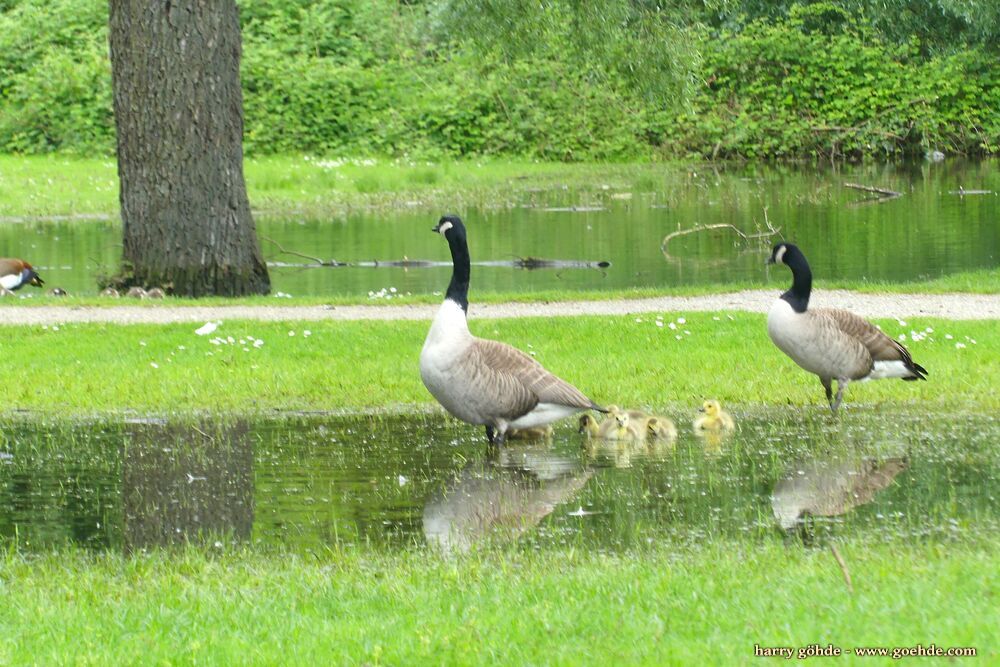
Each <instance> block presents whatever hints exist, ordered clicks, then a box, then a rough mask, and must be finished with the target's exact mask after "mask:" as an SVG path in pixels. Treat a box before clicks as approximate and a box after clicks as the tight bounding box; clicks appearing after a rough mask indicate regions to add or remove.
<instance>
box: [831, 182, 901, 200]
mask: <svg viewBox="0 0 1000 667" xmlns="http://www.w3.org/2000/svg"><path fill="white" fill-rule="evenodd" d="M844 187H845V188H851V189H853V190H862V191H864V192H871V193H874V194H877V195H881V196H882V198H890V197H891V198H895V197H902V196H903V193H902V192H896V191H895V190H886V189H884V188H876V187H873V186H871V185H861V184H860V183H844Z"/></svg>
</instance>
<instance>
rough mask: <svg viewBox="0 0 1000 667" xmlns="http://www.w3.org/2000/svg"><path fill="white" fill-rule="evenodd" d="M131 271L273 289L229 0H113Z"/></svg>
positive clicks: (199, 284)
mask: <svg viewBox="0 0 1000 667" xmlns="http://www.w3.org/2000/svg"><path fill="white" fill-rule="evenodd" d="M110 10H111V12H110V14H111V18H110V31H109V42H110V45H111V71H112V82H113V86H114V105H115V125H116V127H117V131H118V135H117V136H118V174H119V179H120V182H121V195H120V200H121V215H122V225H123V234H124V244H125V250H124V263H125V267H126V269H125V270H126V274H127V273H129V272H130V271H131V274H132V275H131V276H128V277H126V280H125V282H126V283H130V284H134V285H140V286H145V287H150V286H164V287H167V288H170V289H172V290H173V293H174V294H178V295H182V296H204V295H211V294H219V295H228V296H239V295H245V294H266V293H267V292H268V291H269V290H270V279H269V278H268V275H267V266H266V264H265V263H264V260H263V257H262V255H261V251H260V244H259V243H258V241H257V231H256V229H255V227H254V223H253V218H252V217H251V215H250V203H249V201H248V199H247V194H246V183H245V182H244V180H243V96H242V92H241V90H240V24H239V12H238V10H237V8H236V3H235V1H234V0H153V1H151V0H110Z"/></svg>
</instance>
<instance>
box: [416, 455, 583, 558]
mask: <svg viewBox="0 0 1000 667" xmlns="http://www.w3.org/2000/svg"><path fill="white" fill-rule="evenodd" d="M592 474H593V471H591V470H588V469H585V468H583V467H582V466H581V465H580V461H579V458H570V457H568V456H563V455H560V454H557V453H555V452H553V451H551V450H548V449H546V448H544V447H532V448H517V447H506V448H504V449H503V450H502V451H501V452H500V453H499V454H498V456H497V457H496V458H492V457H491V458H490V459H486V460H484V461H482V462H479V463H474V464H472V465H470V466H468V467H466V468H464V469H462V470H461V471H460V472H459V473H458V475H457V477H456V479H455V480H454V482H452V483H450V484H448V486H447V487H446V488H445V489H444V490H443V491H441V492H440V493H439V494H435V495H434V496H432V497H431V498H429V499H428V501H427V504H426V505H425V506H424V511H423V526H424V535H425V536H426V538H427V542H428V543H430V544H432V545H435V546H437V547H440V548H441V549H442V550H443V551H445V552H465V551H468V550H469V549H470V548H472V546H473V545H474V544H476V543H477V542H479V541H481V540H485V539H487V538H490V539H501V540H503V539H514V538H517V537H518V536H520V535H521V534H522V533H524V532H526V531H528V530H530V529H531V528H533V527H534V526H536V525H537V524H538V523H539V522H540V521H541V520H542V519H544V518H545V517H546V516H548V515H549V514H551V513H552V511H553V510H554V509H555V508H556V506H557V505H560V504H562V503H565V502H567V501H568V500H570V499H571V498H572V497H574V496H575V495H576V494H577V493H578V492H579V491H580V489H582V488H583V486H584V485H585V484H586V483H587V480H589V479H590V477H591V475H592Z"/></svg>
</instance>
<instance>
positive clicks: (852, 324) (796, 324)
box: [767, 243, 927, 414]
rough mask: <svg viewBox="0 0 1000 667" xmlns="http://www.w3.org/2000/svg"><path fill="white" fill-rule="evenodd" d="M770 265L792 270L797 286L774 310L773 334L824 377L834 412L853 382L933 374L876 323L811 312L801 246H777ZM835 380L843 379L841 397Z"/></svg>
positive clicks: (809, 277)
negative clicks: (914, 361)
mask: <svg viewBox="0 0 1000 667" xmlns="http://www.w3.org/2000/svg"><path fill="white" fill-rule="evenodd" d="M768 263H770V264H785V265H786V266H788V268H790V269H791V270H792V287H791V289H789V290H788V291H787V292H785V293H784V294H782V295H781V297H780V298H778V299H776V300H775V302H774V305H772V306H771V310H770V312H769V313H768V315H767V333H768V335H770V336H771V340H772V341H774V344H775V345H777V346H778V348H779V349H780V350H781V351H782V352H784V353H785V354H787V355H788V356H789V357H791V358H792V361H794V362H795V363H797V364H798V365H799V366H801V367H802V368H804V369H806V370H807V371H809V372H810V373H815V374H816V375H818V376H819V380H820V382H821V383H823V389H825V390H826V400H827V401H829V402H830V409H831V410H832V411H833V413H834V414H836V412H837V408H839V407H840V403H841V400H842V399H843V396H844V389H846V388H847V385H848V383H850V382H851V381H852V380H857V381H864V380H877V379H880V378H901V379H903V380H926V379H927V377H926V376H927V370H926V369H925V368H924V367H923V366H920V365H919V364H915V363H913V359H911V358H910V353H909V352H908V351H907V349H906V348H905V347H903V346H902V345H900V344H899V343H897V342H896V341H894V340H893V339H892V338H889V336H887V335H885V334H884V333H882V332H881V331H879V329H878V328H876V327H875V325H873V324H872V323H871V322H869V321H867V320H865V319H863V318H861V317H858V316H857V315H854V314H853V313H851V312H848V311H846V310H841V309H838V308H813V309H811V310H809V309H808V307H809V294H810V292H811V291H812V271H810V270H809V263H808V262H806V258H805V255H803V254H802V251H801V250H799V249H798V247H797V246H794V245H792V244H791V243H779V244H777V245H776V246H774V250H773V251H772V252H771V257H770V258H769V259H768ZM833 380H836V381H837V397H836V399H834V397H833V389H832V386H831V385H832V382H833Z"/></svg>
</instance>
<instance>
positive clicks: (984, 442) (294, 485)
mask: <svg viewBox="0 0 1000 667" xmlns="http://www.w3.org/2000/svg"><path fill="white" fill-rule="evenodd" d="M672 416H674V417H675V418H676V419H677V421H678V424H679V426H680V430H681V435H680V437H679V439H678V440H677V442H676V443H674V444H672V445H671V444H664V445H659V446H650V445H647V444H631V445H619V444H613V443H590V444H587V443H586V442H585V441H584V440H582V437H581V436H579V435H578V434H576V433H575V430H574V428H573V424H572V423H564V424H562V425H560V426H559V427H558V428H557V429H556V432H555V435H554V437H553V438H552V439H551V440H548V441H544V442H542V441H540V442H526V443H516V444H511V445H509V446H507V447H505V448H503V449H502V450H500V451H499V452H497V451H488V449H487V448H486V447H485V445H484V442H483V436H482V433H481V432H480V431H479V430H477V429H473V428H471V427H467V426H465V425H461V424H458V423H455V422H453V421H451V420H445V418H444V417H442V416H437V415H420V416H388V417H377V418H373V417H329V416H313V417H309V416H303V417H294V418H282V419H278V420H272V421H242V420H238V419H227V420H224V421H223V422H209V421H203V422H198V423H191V422H160V421H156V420H138V421H135V422H125V423H123V422H120V421H119V422H116V423H90V424H83V423H81V424H76V425H67V424H66V423H59V424H56V425H51V424H38V423H34V422H27V421H13V422H10V423H6V424H4V425H3V428H2V430H0V433H2V436H0V542H3V541H7V542H9V541H16V542H17V543H18V544H19V545H20V547H21V548H22V549H26V550H43V549H46V548H50V547H53V546H57V545H64V544H66V543H74V544H77V545H81V546H83V547H86V548H91V549H95V550H105V549H112V550H134V549H143V548H149V547H152V546H156V545H167V544H177V543H184V542H195V543H207V544H209V545H217V546H219V547H224V546H225V545H230V544H248V545H252V546H254V547H255V548H262V549H267V548H271V547H280V548H282V549H289V550H292V551H301V552H306V551H315V550H323V549H326V548H331V547H341V548H351V547H360V546H367V545H374V546H378V547H382V548H390V549H392V548H406V547H409V546H412V545H423V544H428V543H429V544H433V545H435V546H438V547H441V548H444V549H446V550H450V551H465V550H468V549H469V548H472V547H473V546H475V545H476V544H479V543H481V542H483V541H489V540H495V541H509V540H515V539H518V540H521V541H522V543H523V544H525V545H527V546H536V547H539V548H542V547H545V546H547V545H566V544H571V545H575V546H579V547H580V548H586V549H599V550H617V549H622V548H630V547H635V546H640V545H644V544H648V543H652V542H658V541H667V542H670V543H678V544H679V543H687V542H699V541H703V540H706V539H711V538H713V537H736V536H743V537H747V538H750V539H780V538H781V536H782V534H784V539H804V540H806V541H816V540H820V541H822V540H824V539H825V538H826V537H828V536H837V535H842V534H846V533H862V534H864V535H866V536H869V537H870V539H875V540H894V539H904V540H913V539H935V540H952V539H961V538H962V537H963V536H972V535H974V534H976V533H978V532H980V531H995V530H996V529H997V528H1000V503H998V500H1000V421H998V420H997V419H995V418H992V417H982V416H957V417H956V416H951V417H948V418H945V417H944V416H941V417H935V416H926V415H916V414H913V415H909V416H906V415H904V416H902V417H899V416H891V417H889V416H887V415H883V414H879V413H876V412H873V411H870V410H866V409H864V408H856V409H854V410H853V411H851V412H849V413H847V414H846V415H844V416H843V418H842V419H840V420H834V419H832V418H830V417H829V416H827V415H826V414H825V413H824V412H823V411H822V410H814V411H813V410H810V411H807V412H801V411H792V412H788V411H773V412H768V413H758V414H741V413H739V412H737V417H738V419H739V420H740V423H741V428H740V430H739V432H738V433H736V434H734V435H733V436H731V437H728V438H718V439H709V440H707V441H706V440H705V439H700V438H696V437H694V436H693V435H691V434H690V433H689V432H686V428H685V427H686V424H687V419H686V417H685V416H684V415H681V414H674V415H672ZM782 527H784V528H786V529H787V531H782Z"/></svg>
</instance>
